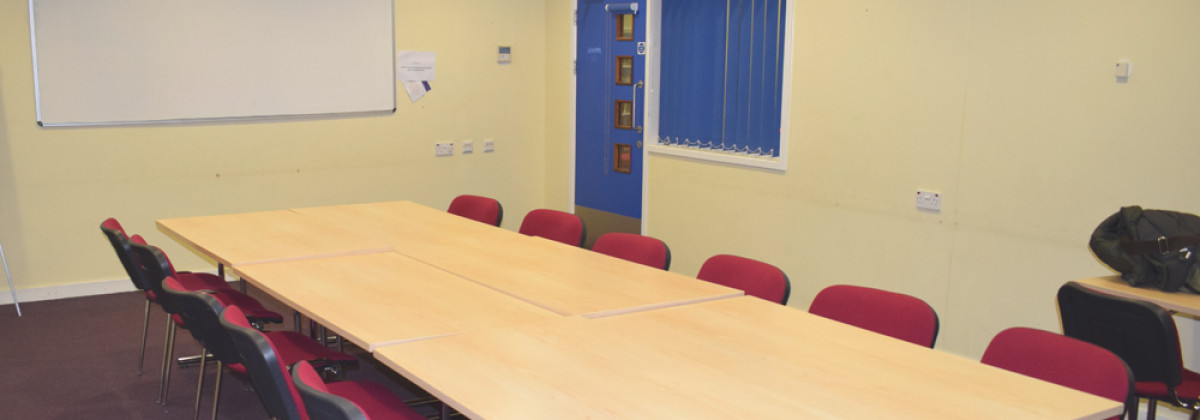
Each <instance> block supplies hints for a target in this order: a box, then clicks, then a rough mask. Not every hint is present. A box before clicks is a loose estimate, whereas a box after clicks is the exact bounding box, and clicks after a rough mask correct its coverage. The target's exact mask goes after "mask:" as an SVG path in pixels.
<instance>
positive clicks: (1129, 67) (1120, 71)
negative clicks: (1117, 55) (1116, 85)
mask: <svg viewBox="0 0 1200 420" xmlns="http://www.w3.org/2000/svg"><path fill="white" fill-rule="evenodd" d="M1131 74H1133V63H1131V62H1130V61H1129V60H1117V66H1116V67H1114V68H1113V76H1117V78H1118V79H1127V78H1129V75H1131Z"/></svg>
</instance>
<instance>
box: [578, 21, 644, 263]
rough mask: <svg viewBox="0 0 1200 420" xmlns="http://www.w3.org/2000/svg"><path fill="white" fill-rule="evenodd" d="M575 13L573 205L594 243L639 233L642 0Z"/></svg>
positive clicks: (642, 89) (589, 239) (640, 206)
mask: <svg viewBox="0 0 1200 420" xmlns="http://www.w3.org/2000/svg"><path fill="white" fill-rule="evenodd" d="M577 13H578V15H577V20H576V24H577V26H578V28H577V31H578V38H577V39H578V45H577V46H576V52H577V53H576V54H577V55H576V107H575V109H576V115H575V206H576V213H578V214H579V215H580V217H583V218H584V221H585V222H586V223H587V224H588V243H590V242H592V241H593V240H594V238H595V237H596V236H599V234H601V233H604V232H606V231H632V233H639V232H640V231H641V217H642V123H643V122H642V112H643V106H642V105H643V104H644V101H643V94H644V92H645V89H644V88H645V83H644V81H643V79H644V78H643V75H644V73H645V62H646V60H645V59H646V56H645V39H646V24H645V23H646V13H645V0H641V1H636V2H630V1H605V0H579V2H578V9H577ZM601 219H607V220H601ZM614 220H615V222H614Z"/></svg>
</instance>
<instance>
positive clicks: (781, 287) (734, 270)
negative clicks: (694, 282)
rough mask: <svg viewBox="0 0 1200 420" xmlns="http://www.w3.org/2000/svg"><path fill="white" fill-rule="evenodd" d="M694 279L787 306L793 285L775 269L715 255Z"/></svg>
mask: <svg viewBox="0 0 1200 420" xmlns="http://www.w3.org/2000/svg"><path fill="white" fill-rule="evenodd" d="M696 278H698V279H700V280H705V281H709V282H712V283H716V284H720V285H722V286H729V287H732V288H735V289H741V290H742V291H744V292H746V295H749V296H754V297H757V298H760V299H764V300H768V301H771V302H775V303H778V304H780V305H787V300H788V295H790V294H791V292H792V283H791V281H789V280H788V277H787V274H784V273H783V270H780V269H779V268H778V267H775V266H773V265H771V264H767V263H765V262H762V261H758V260H752V259H749V258H745V257H739V256H736V255H727V254H721V255H714V256H712V257H710V258H709V259H708V260H706V261H704V265H702V266H700V272H699V273H698V274H696Z"/></svg>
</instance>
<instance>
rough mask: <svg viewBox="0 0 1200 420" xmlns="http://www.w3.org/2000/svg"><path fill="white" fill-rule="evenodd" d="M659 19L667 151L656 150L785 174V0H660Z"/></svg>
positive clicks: (662, 133) (661, 133)
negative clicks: (698, 154) (730, 159)
mask: <svg viewBox="0 0 1200 420" xmlns="http://www.w3.org/2000/svg"><path fill="white" fill-rule="evenodd" d="M661 16H662V18H661V22H660V37H661V44H660V45H661V48H659V50H660V54H661V57H660V63H661V65H660V70H659V72H660V73H659V78H660V87H661V94H660V96H659V99H658V100H659V105H658V113H659V115H658V124H659V125H658V144H659V145H660V146H663V147H659V148H656V149H654V150H655V151H658V152H664V153H672V154H677V153H673V152H672V150H676V151H677V150H684V151H689V152H688V153H694V152H703V153H704V154H706V155H718V156H726V157H737V158H752V160H753V161H758V162H761V163H757V164H756V163H748V164H750V165H752V166H760V167H768V168H775V169H784V165H785V163H784V160H785V159H786V155H785V154H784V151H785V150H786V147H785V146H786V138H783V136H782V135H781V132H783V131H784V129H785V128H786V127H785V125H786V122H785V121H784V120H783V119H782V118H781V116H782V113H783V111H784V108H785V104H786V102H787V101H786V98H785V94H786V92H787V91H788V89H787V86H786V85H787V84H788V83H789V81H790V77H789V75H788V73H789V72H790V69H788V68H786V67H785V66H784V63H785V62H788V61H789V59H790V52H789V51H788V50H789V48H788V47H789V46H790V40H789V38H790V34H789V33H788V32H787V20H788V19H787V16H788V13H787V5H786V1H785V0H662V14H661ZM702 158H708V157H702ZM713 160H722V161H728V160H727V159H726V158H715V159H713ZM743 160H744V159H743ZM734 163H739V162H734Z"/></svg>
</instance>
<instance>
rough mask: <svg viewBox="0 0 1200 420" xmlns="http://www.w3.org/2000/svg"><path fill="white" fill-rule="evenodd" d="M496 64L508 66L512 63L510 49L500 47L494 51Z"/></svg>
mask: <svg viewBox="0 0 1200 420" xmlns="http://www.w3.org/2000/svg"><path fill="white" fill-rule="evenodd" d="M496 62H497V63H500V64H508V63H511V62H512V47H509V46H503V45H502V46H500V48H497V49H496Z"/></svg>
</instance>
